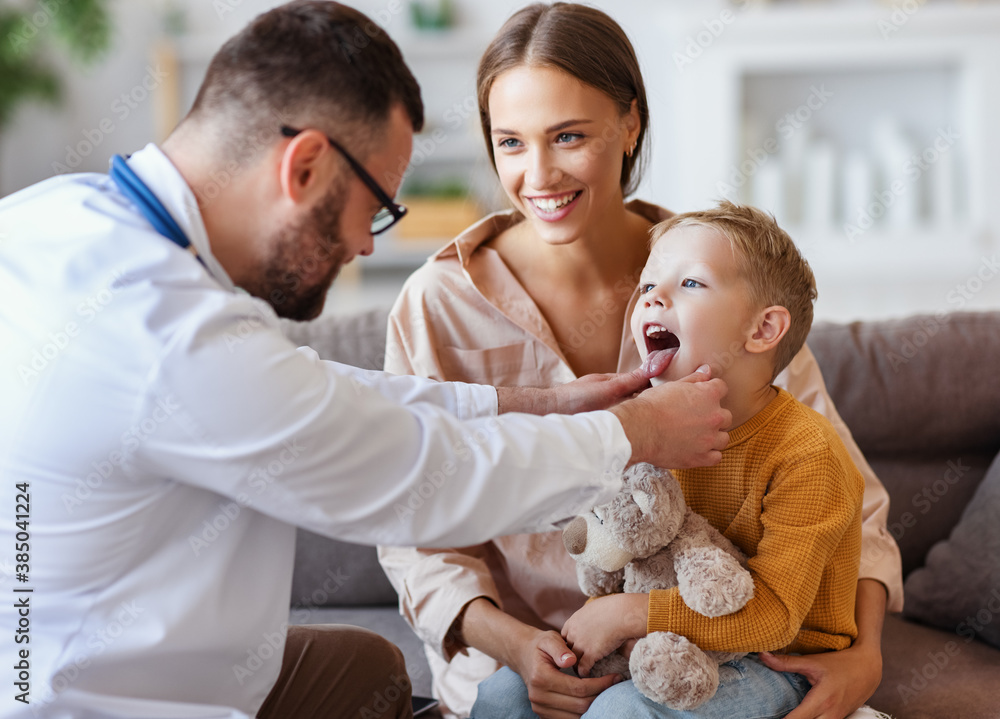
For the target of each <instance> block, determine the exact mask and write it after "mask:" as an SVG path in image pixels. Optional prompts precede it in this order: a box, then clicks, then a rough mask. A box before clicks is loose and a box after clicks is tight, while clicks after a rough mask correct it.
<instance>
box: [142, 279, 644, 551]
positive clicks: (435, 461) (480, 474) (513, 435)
mask: <svg viewBox="0 0 1000 719" xmlns="http://www.w3.org/2000/svg"><path fill="white" fill-rule="evenodd" d="M230 297H231V299H228V300H227V301H225V302H222V303H217V304H218V306H212V307H209V308H203V307H199V308H198V310H197V311H192V312H189V313H188V314H187V315H186V317H188V318H191V317H192V315H197V316H195V317H193V318H191V319H187V320H186V321H185V323H184V326H182V327H180V328H178V329H177V330H176V331H175V332H174V333H173V335H172V336H171V339H170V340H169V342H168V343H167V344H166V346H165V347H164V348H163V351H162V352H161V354H160V356H159V358H158V360H157V362H156V365H155V366H154V367H153V369H152V370H151V372H150V374H149V382H148V388H147V391H146V392H145V393H144V394H143V396H142V398H141V400H140V402H139V406H137V408H136V418H137V420H138V419H139V418H143V417H148V416H152V415H153V414H155V413H156V411H157V409H158V408H160V409H161V412H160V414H161V415H163V414H166V415H168V416H166V418H165V420H164V421H162V422H161V423H160V424H159V425H158V426H157V429H156V431H155V432H152V433H150V435H149V436H148V437H147V438H146V439H145V441H144V442H143V443H142V445H141V447H140V448H139V450H138V451H137V452H136V455H135V456H134V457H133V458H132V459H131V466H132V468H133V470H132V471H133V472H134V473H135V476H142V475H144V474H147V473H152V474H155V475H159V476H166V477H170V478H172V479H174V480H175V481H177V482H183V483H186V484H191V485H195V486H200V487H203V488H205V489H207V490H210V491H213V492H216V493H218V494H220V495H224V496H227V497H231V498H233V499H235V500H236V501H238V502H239V503H240V504H241V505H243V506H249V507H252V508H253V509H255V510H257V511H259V512H262V513H264V514H268V515H270V516H273V517H276V518H278V519H282V520H284V521H287V522H289V523H292V524H296V525H298V526H302V527H305V528H307V529H310V530H312V531H314V532H318V533H321V534H324V535H327V536H330V537H336V538H339V539H344V540H348V541H353V542H360V543H371V544H375V543H379V544H394V545H403V544H420V545H425V546H446V545H460V546H461V545H469V544H475V543H477V542H481V541H483V540H485V539H487V538H489V537H493V536H497V535H502V534H511V533H518V532H534V531H544V530H550V529H552V528H553V527H552V525H553V523H554V522H557V521H559V520H562V519H564V518H566V517H569V516H572V515H574V514H576V513H578V512H581V511H583V510H585V509H587V508H589V507H591V506H593V505H594V504H599V503H601V502H603V501H607V500H608V499H610V497H611V496H612V495H613V493H614V491H615V490H616V488H617V487H618V486H619V485H620V476H621V471H622V469H623V468H624V466H625V464H626V462H627V460H628V458H629V456H630V454H631V448H630V445H629V442H628V439H627V438H626V437H625V433H624V430H623V429H622V427H621V424H620V423H619V422H618V420H617V418H616V417H615V416H614V415H612V414H611V413H610V412H591V413H584V414H579V415H575V416H572V417H568V416H557V415H551V416H548V417H544V418H543V417H533V416H529V415H518V414H506V415H503V416H500V417H497V416H495V407H496V394H495V390H493V389H492V388H489V387H481V386H475V385H456V384H451V383H435V382H433V381H430V380H424V379H420V378H416V377H392V376H388V375H383V374H381V373H376V372H366V371H362V370H354V369H353V368H346V367H345V366H343V365H338V364H336V363H333V362H324V361H322V360H320V359H318V357H317V356H316V354H315V353H314V352H311V351H297V350H296V349H295V348H294V346H293V345H292V344H291V343H290V342H289V341H288V340H287V339H285V337H284V336H283V335H282V334H281V332H280V329H279V327H278V322H277V319H276V318H275V317H273V314H271V315H267V314H266V313H265V320H266V321H263V322H261V320H260V318H261V310H260V307H259V306H258V305H257V304H256V303H257V301H255V300H252V299H250V298H247V297H241V296H230ZM248 316H253V317H255V318H257V321H258V323H259V325H260V326H259V327H257V328H256V329H254V331H252V332H244V333H242V334H235V333H236V330H237V328H238V327H239V326H240V325H241V322H245V321H246V317H248ZM227 336H228V337H239V342H235V341H229V342H227V341H226V339H225V338H226V337H227ZM164 407H166V408H169V412H167V411H166V410H164V409H163V408H164Z"/></svg>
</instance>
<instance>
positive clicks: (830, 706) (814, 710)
mask: <svg viewBox="0 0 1000 719" xmlns="http://www.w3.org/2000/svg"><path fill="white" fill-rule="evenodd" d="M887 600H888V595H887V592H886V589H885V587H884V586H883V585H882V583H881V582H878V581H876V580H874V579H862V580H860V581H859V582H858V593H857V601H856V602H855V605H854V618H855V621H856V622H857V624H858V638H857V639H855V640H854V644H852V645H851V646H850V647H848V648H847V649H843V650H841V651H839V652H826V653H824V654H811V655H809V656H804V657H792V656H787V655H781V656H779V655H774V654H768V653H767V652H765V653H763V654H761V655H760V658H761V661H763V662H764V664H766V665H767V666H768V667H770V668H771V669H774V670H775V671H779V672H794V673H796V674H801V675H803V676H804V677H805V678H806V679H808V680H809V683H810V684H812V689H810V690H809V693H808V694H806V696H805V699H803V700H802V703H801V704H799V706H798V707H796V709H795V711H793V712H792V713H791V714H789V715H788V717H787V719H844V717H846V716H850V715H851V714H853V713H854V711H855V710H856V709H857V708H858V707H860V706H861V705H862V704H864V703H865V702H866V701H868V698H869V697H870V696H871V695H872V694H874V693H875V690H876V689H878V685H879V683H880V682H881V681H882V622H883V620H884V619H885V606H886V602H887Z"/></svg>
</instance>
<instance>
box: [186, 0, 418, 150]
mask: <svg viewBox="0 0 1000 719" xmlns="http://www.w3.org/2000/svg"><path fill="white" fill-rule="evenodd" d="M397 103H399V104H401V105H402V106H403V108H404V109H405V110H406V113H407V115H409V119H410V121H411V122H412V124H413V130H414V132H419V131H420V130H421V128H422V127H423V124H424V107H423V102H422V101H421V98H420V87H419V86H418V85H417V81H416V79H415V78H414V77H413V73H411V72H410V69H409V68H408V67H407V66H406V63H405V62H403V56H402V54H401V53H400V51H399V48H398V47H396V44H395V43H394V42H393V41H392V40H391V39H390V38H389V36H388V35H387V34H386V32H385V31H384V30H383V29H382V28H381V27H380V26H379V25H378V24H377V23H375V21H373V20H371V19H370V18H368V17H367V16H366V15H364V14H362V13H360V12H358V11H357V10H354V9H353V8H350V7H347V6H346V5H342V4H340V3H337V2H324V1H322V0H295V2H290V3H288V4H286V5H282V6H280V7H277V8H275V9H273V10H270V11H268V12H266V13H263V14H262V15H259V16H258V17H257V18H255V19H254V20H253V22H251V23H250V24H249V25H248V26H247V27H246V28H244V29H243V30H242V31H241V32H240V33H239V34H238V35H236V36H235V37H233V38H231V39H230V40H229V41H227V42H226V44H225V45H223V46H222V48H221V49H220V50H219V51H218V52H217V53H216V55H215V57H213V58H212V61H211V63H210V64H209V67H208V72H207V73H206V75H205V80H204V82H203V83H202V86H201V88H200V89H199V91H198V96H197V98H196V99H195V101H194V106H193V107H192V109H191V113H190V115H189V117H191V118H192V120H196V121H200V120H210V121H213V122H215V121H216V120H222V121H223V123H224V124H223V127H224V130H223V133H222V136H221V137H219V141H220V143H221V144H222V145H223V147H222V148H220V149H222V150H223V151H224V152H225V153H226V155H227V156H232V155H234V154H238V153H239V152H240V151H241V148H243V147H246V145H247V143H248V142H249V141H255V142H258V143H259V138H262V137H273V138H275V139H276V138H277V137H278V136H279V129H280V126H281V125H282V124H285V125H291V126H293V127H300V128H301V127H314V128H317V129H321V130H323V131H325V132H326V133H327V134H329V135H331V136H333V137H334V138H335V139H337V140H338V141H340V142H341V143H343V144H345V145H346V146H348V147H350V146H351V145H354V146H357V145H358V144H360V145H361V147H362V148H363V149H364V150H367V148H366V147H365V146H366V145H367V144H368V143H367V142H365V140H367V139H369V138H372V136H373V135H375V136H377V134H378V132H379V131H380V130H382V129H383V128H384V126H385V121H386V120H387V119H388V116H389V110H390V109H391V108H392V107H393V106H394V105H396V104H397ZM362 130H363V131H364V133H363V134H361V131H362ZM373 130H374V133H373V132H372V131H373ZM362 154H363V153H362Z"/></svg>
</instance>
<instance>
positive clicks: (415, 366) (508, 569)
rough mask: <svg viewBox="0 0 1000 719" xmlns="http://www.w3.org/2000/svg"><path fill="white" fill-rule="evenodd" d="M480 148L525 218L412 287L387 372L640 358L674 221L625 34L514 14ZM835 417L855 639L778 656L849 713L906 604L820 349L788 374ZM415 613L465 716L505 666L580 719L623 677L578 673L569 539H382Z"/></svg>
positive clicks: (571, 8)
mask: <svg viewBox="0 0 1000 719" xmlns="http://www.w3.org/2000/svg"><path fill="white" fill-rule="evenodd" d="M478 87H479V93H478V94H479V108H480V118H481V122H482V126H483V133H484V136H485V140H486V144H487V148H488V151H489V154H490V157H491V159H492V160H493V163H494V166H495V168H496V171H497V174H498V176H499V178H500V182H501V184H502V185H503V188H504V190H505V192H506V194H507V196H508V198H509V199H510V201H511V203H512V205H513V210H510V211H507V212H500V213H496V214H494V215H490V216H489V217H487V218H485V219H483V220H482V221H480V222H479V223H477V224H476V225H474V226H473V227H471V228H469V229H468V230H466V231H465V232H464V233H462V234H461V235H460V236H459V237H458V238H457V239H456V240H455V241H454V242H452V243H451V244H449V245H448V246H447V247H445V248H444V249H443V250H441V251H440V252H438V253H437V254H436V255H435V256H434V257H433V258H432V259H431V260H430V261H429V262H428V263H427V264H426V265H424V266H423V267H422V268H421V269H420V270H418V271H417V272H416V273H414V275H413V276H412V277H411V278H410V279H409V280H408V281H407V283H406V286H405V287H404V289H403V291H402V293H401V295H400V297H399V299H398V300H397V302H396V305H395V307H394V308H393V310H392V314H391V316H390V323H389V333H388V344H387V348H386V369H387V370H389V371H391V372H396V373H409V374H419V375H424V376H428V377H433V378H436V379H441V380H444V379H449V380H464V381H471V382H482V383H487V384H495V385H510V384H517V385H528V386H548V385H555V384H558V383H561V382H566V381H569V380H571V379H573V378H575V377H578V376H581V375H583V374H588V373H591V372H614V371H627V370H630V369H633V368H635V367H636V366H637V365H638V363H639V358H638V354H637V352H636V350H635V348H634V345H633V343H632V342H631V339H630V337H629V333H628V327H627V323H626V318H627V316H628V314H627V312H628V310H629V306H630V300H631V299H632V295H633V291H634V289H635V286H636V283H637V281H638V276H639V272H640V270H641V268H642V267H643V265H644V263H645V261H646V257H647V254H648V248H647V242H648V231H649V229H650V227H651V226H652V225H653V224H655V223H656V222H658V221H659V220H661V219H665V218H666V217H668V216H669V215H670V213H669V212H668V211H667V210H664V209H662V208H659V207H656V206H654V205H651V204H648V203H644V202H640V201H636V200H633V201H631V202H627V203H626V201H625V198H626V197H627V196H628V195H629V194H630V193H631V192H632V191H633V190H634V189H635V187H636V186H637V185H638V182H639V177H640V167H641V162H640V159H641V158H642V157H643V154H642V153H643V147H644V140H645V136H646V129H647V126H648V121H649V117H648V108H647V104H646V95H645V89H644V85H643V80H642V76H641V74H640V71H639V66H638V62H637V60H636V57H635V53H634V51H633V49H632V46H631V44H630V42H629V40H628V38H627V37H626V36H625V34H624V33H623V31H622V30H621V28H620V27H619V26H618V25H617V24H616V23H615V22H614V21H613V20H611V19H610V18H609V17H608V16H606V15H605V14H604V13H602V12H600V11H598V10H595V9H593V8H589V7H585V6H581V5H575V4H564V3H557V4H555V5H552V6H546V5H532V6H529V7H526V8H524V9H522V10H521V11H519V12H518V13H516V14H515V15H514V16H513V17H511V19H510V20H509V21H508V22H507V23H506V24H505V25H504V26H503V28H502V29H501V30H500V32H499V33H498V35H497V37H496V38H495V39H494V40H493V42H492V43H491V44H490V46H489V47H488V48H487V50H486V52H485V54H484V55H483V58H482V60H481V62H480V66H479V76H478ZM777 383H778V384H780V385H782V386H785V387H787V388H788V389H789V391H791V392H792V393H793V394H794V395H796V396H797V397H798V398H799V399H800V400H801V401H803V402H805V403H806V404H809V405H811V406H812V407H814V408H815V409H817V410H819V411H821V412H822V413H823V414H825V415H826V416H827V417H828V418H829V419H830V420H831V421H832V422H833V423H834V425H835V426H836V427H837V428H838V431H839V432H840V434H841V436H842V437H843V439H844V441H845V444H847V446H848V448H849V449H850V450H851V452H852V456H853V457H854V459H855V461H856V462H857V464H858V466H859V468H860V469H861V470H862V471H863V472H864V473H865V475H866V481H867V486H866V496H865V530H864V533H865V539H864V542H865V547H864V550H863V557H864V558H863V561H862V571H861V576H862V577H863V579H862V581H861V582H860V583H859V588H858V610H857V616H858V623H859V637H858V640H857V642H856V643H855V645H854V646H852V647H851V648H850V649H847V650H844V651H842V652H836V653H833V654H829V655H823V656H821V657H808V658H807V657H775V658H773V659H769V660H768V662H769V664H770V665H771V666H772V668H774V669H777V670H780V671H789V672H797V673H801V674H804V675H805V676H806V677H807V678H808V679H809V680H810V681H811V682H812V683H813V684H814V687H813V689H812V690H811V691H810V693H809V695H808V696H807V697H806V699H805V701H804V702H803V704H802V705H801V706H800V707H799V708H798V709H797V710H796V711H795V712H793V714H792V715H790V716H792V717H793V718H795V719H808V718H809V717H818V716H820V715H821V708H822V710H824V711H827V712H828V713H825V714H822V716H824V717H827V716H829V717H833V716H837V717H843V716H845V715H847V714H850V713H851V712H852V711H853V710H854V709H855V708H857V707H858V706H859V705H860V704H862V703H863V702H864V701H865V700H866V699H867V697H868V696H870V695H871V693H872V692H873V691H874V690H875V688H876V687H877V686H878V682H879V679H880V677H881V653H880V635H881V623H882V617H883V616H884V612H885V608H886V603H887V595H888V600H889V605H890V607H891V608H893V609H897V608H899V607H900V606H901V601H902V599H901V598H902V579H901V572H900V564H899V555H898V550H897V548H896V546H895V543H894V542H893V541H892V538H891V536H890V535H889V534H888V532H886V530H885V521H886V512H887V508H888V496H887V494H886V492H885V490H884V488H882V486H881V484H879V482H878V480H877V479H876V478H875V476H874V474H873V473H872V472H871V469H870V468H869V467H868V465H867V463H865V462H864V459H863V457H862V456H861V454H860V452H859V451H858V449H857V446H856V445H855V444H854V442H853V440H852V439H851V437H850V433H849V431H848V430H847V428H846V427H845V426H844V425H843V422H842V421H841V420H840V418H839V417H838V416H837V414H836V411H835V409H834V408H833V406H832V404H831V402H830V399H829V396H828V395H827V393H826V390H825V387H824V386H823V382H822V377H821V376H820V373H819V368H818V366H817V365H816V362H815V360H814V359H813V357H812V355H811V353H809V351H808V349H804V350H803V351H802V353H800V355H799V356H798V357H796V358H795V360H793V362H792V365H791V366H790V367H789V369H788V370H786V372H785V373H783V376H782V377H779V379H778V382H777ZM380 559H381V561H382V565H383V567H384V568H385V570H386V573H387V574H388V576H389V578H390V580H391V581H392V582H393V584H394V586H395V587H396V589H397V591H398V592H399V595H400V603H401V608H402V613H403V615H404V616H405V617H406V619H407V621H409V622H410V624H411V625H412V626H413V627H414V629H415V631H416V632H417V634H418V635H419V636H420V637H421V639H423V641H424V642H425V644H426V651H427V655H428V659H429V661H430V664H431V669H432V672H433V674H434V686H435V694H436V696H438V698H439V699H440V700H441V701H442V704H443V705H444V706H445V707H446V710H448V711H450V712H452V713H453V714H455V715H467V714H468V712H469V709H470V708H471V706H472V703H473V701H474V700H475V696H476V693H475V692H476V686H477V684H478V682H480V681H482V680H483V679H485V678H486V677H488V676H489V675H491V674H492V673H493V672H494V671H495V670H497V669H498V668H499V667H500V666H501V665H506V666H509V667H510V668H511V669H513V670H514V671H515V672H517V673H518V674H519V675H520V676H521V677H522V679H523V680H524V682H525V684H526V685H527V686H528V690H529V695H530V697H531V700H532V706H533V709H534V710H535V711H536V712H537V713H538V714H540V715H541V716H543V717H545V716H578V715H580V714H582V713H583V712H584V711H585V710H586V708H587V707H588V706H589V704H590V702H591V701H593V698H594V697H595V696H596V695H597V694H599V693H600V692H601V691H603V690H604V689H606V688H608V686H610V685H611V683H612V681H613V678H612V677H603V678H600V679H580V678H577V677H575V676H571V675H568V674H565V673H563V672H561V671H560V669H561V668H566V667H569V666H571V665H572V664H573V663H574V662H575V656H574V655H573V653H572V651H571V650H570V649H569V648H568V647H567V646H566V644H565V643H564V642H563V641H562V638H561V637H560V636H559V633H558V630H559V628H560V627H561V626H562V625H563V623H564V622H565V621H566V619H567V618H568V617H569V616H570V615H571V614H572V613H573V612H574V611H575V610H576V609H578V608H579V607H580V606H582V604H583V603H584V601H585V599H586V598H585V597H584V596H583V594H582V593H581V592H580V591H579V589H578V587H577V584H576V574H575V567H574V565H573V562H572V560H571V559H570V558H569V556H568V555H567V553H566V552H565V550H564V548H563V546H562V539H561V535H560V533H558V532H553V533H549V534H537V535H520V536H510V537H502V538H500V539H498V540H495V541H493V542H490V543H488V544H483V545H479V546H476V547H465V548H461V549H451V550H425V549H403V548H386V547H383V548H381V549H380Z"/></svg>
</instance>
